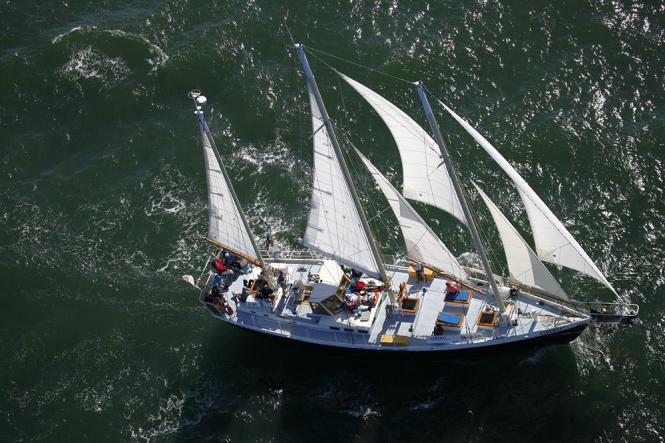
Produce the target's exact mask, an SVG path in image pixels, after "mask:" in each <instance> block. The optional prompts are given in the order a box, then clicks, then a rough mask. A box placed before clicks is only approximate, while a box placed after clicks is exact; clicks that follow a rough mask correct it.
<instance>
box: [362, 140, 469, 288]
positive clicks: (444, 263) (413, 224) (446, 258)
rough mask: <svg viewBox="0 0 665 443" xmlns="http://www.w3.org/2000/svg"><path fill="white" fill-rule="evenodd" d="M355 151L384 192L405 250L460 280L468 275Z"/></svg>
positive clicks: (420, 218)
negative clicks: (401, 236)
mask: <svg viewBox="0 0 665 443" xmlns="http://www.w3.org/2000/svg"><path fill="white" fill-rule="evenodd" d="M356 153H357V154H358V156H359V157H360V159H361V160H362V161H363V163H365V166H366V167H367V169H368V170H369V172H370V173H371V174H372V176H373V177H374V179H375V180H376V183H377V184H378V185H379V188H380V189H381V191H382V192H383V194H384V195H385V196H386V199H387V200H388V203H389V204H390V208H391V209H392V210H393V212H394V213H395V217H397V221H398V223H399V227H400V228H401V230H402V234H403V236H404V241H405V243H406V252H407V254H408V255H409V256H410V257H411V258H414V259H416V260H418V261H420V262H422V263H425V264H426V265H430V266H432V267H434V268H436V269H438V270H440V271H444V272H447V273H449V274H451V275H453V276H455V277H457V278H458V279H460V280H462V279H465V278H466V277H467V274H466V272H464V269H462V266H461V265H460V264H459V263H458V262H457V259H455V256H454V255H453V254H452V253H451V252H450V251H449V250H448V248H447V247H446V245H444V244H443V242H442V241H441V240H440V239H439V237H437V235H436V234H435V233H434V232H432V230H431V228H430V227H429V226H428V225H427V223H425V221H424V220H423V219H422V217H420V215H419V214H418V213H417V212H416V211H415V210H414V209H413V208H412V207H411V205H410V204H409V202H408V201H407V200H406V199H405V198H404V197H402V195H401V194H400V193H399V191H398V190H397V189H395V188H394V187H393V185H392V184H391V183H390V182H389V181H388V179H387V178H386V177H384V176H383V174H381V173H380V172H379V170H378V169H376V167H375V166H374V165H373V164H372V163H371V162H370V161H369V160H368V159H367V158H366V157H365V156H364V155H363V154H362V153H361V152H360V151H359V150H358V149H356Z"/></svg>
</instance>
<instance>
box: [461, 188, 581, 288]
mask: <svg viewBox="0 0 665 443" xmlns="http://www.w3.org/2000/svg"><path fill="white" fill-rule="evenodd" d="M473 186H475V187H476V190H477V191H478V193H479V194H480V196H481V197H482V198H483V200H484V201H485V204H486V205H487V208H488V209H489V210H490V213H491V214H492V218H493V219H494V223H495V224H496V227H497V228H498V229H499V235H500V236H501V242H502V243H503V250H504V251H505V253H506V260H507V262H508V270H509V271H510V277H511V278H513V279H515V280H517V281H519V282H521V283H524V284H526V285H529V286H537V287H539V288H541V289H544V290H546V291H548V292H549V293H551V294H554V295H557V296H559V297H561V298H565V299H568V296H567V295H566V293H565V292H564V290H563V289H562V288H561V286H560V285H559V282H557V281H556V280H555V279H554V277H553V276H552V274H551V273H550V271H549V270H548V269H547V268H546V267H545V265H544V264H543V263H542V262H541V261H540V260H539V259H538V256H536V253H535V252H533V250H532V249H531V248H530V247H529V244H528V243H527V242H526V240H524V238H523V237H522V236H521V235H520V234H519V232H517V230H516V229H515V227H514V226H513V225H512V224H511V223H510V222H509V221H508V219H507V218H506V217H505V216H504V215H503V213H501V211H500V210H499V208H497V207H496V205H495V204H494V202H492V200H490V198H489V197H488V196H487V195H486V194H485V193H484V192H483V191H482V190H481V189H480V187H479V186H478V185H477V184H476V183H473Z"/></svg>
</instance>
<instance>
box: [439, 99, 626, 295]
mask: <svg viewBox="0 0 665 443" xmlns="http://www.w3.org/2000/svg"><path fill="white" fill-rule="evenodd" d="M441 105H443V107H445V108H446V110H447V111H448V112H449V113H450V115H452V116H453V118H455V120H457V122H458V123H459V124H460V125H462V127H463V128H464V129H466V131H467V132H468V133H469V134H470V135H471V136H472V137H473V138H474V139H475V140H476V142H478V144H480V146H482V147H483V149H485V151H487V153H488V154H489V155H490V156H491V157H492V158H493V159H494V161H496V162H497V164H498V165H499V166H500V167H501V168H502V169H503V170H504V171H505V172H506V174H508V176H509V177H510V178H511V179H512V181H513V183H515V186H517V189H518V190H519V193H520V196H521V197H522V201H523V202H524V206H525V208H526V211H527V215H528V216H529V222H530V224H531V230H532V231H533V238H534V241H535V243H536V251H537V252H538V257H540V258H541V259H542V260H545V261H547V262H550V263H554V264H556V265H560V266H566V267H568V268H572V269H575V270H577V271H579V272H583V273H584V274H587V275H588V276H590V277H593V278H595V279H596V280H598V281H599V282H601V283H602V284H604V285H605V286H607V287H608V288H609V289H610V290H612V292H614V293H615V294H616V291H615V290H614V288H613V287H612V285H611V284H610V283H609V282H608V281H607V279H606V278H605V276H604V275H603V273H602V272H601V271H600V270H599V269H598V267H597V266H596V264H595V263H594V262H593V260H591V258H589V256H588V255H587V253H586V252H584V249H582V247H581V246H580V245H579V243H577V241H576V240H575V239H574V238H573V236H572V235H571V234H570V232H568V230H567V229H566V228H565V227H564V226H563V223H561V221H559V219H558V218H557V217H556V216H555V215H554V214H553V213H552V211H551V210H550V209H549V208H548V207H547V205H545V203H544V202H543V201H542V200H541V199H540V197H538V195H537V194H536V193H535V192H534V190H533V189H531V187H530V186H529V185H528V183H527V182H526V181H524V179H523V178H522V176H520V175H519V173H518V172H517V171H516V170H515V169H514V168H513V167H512V166H511V165H510V164H509V163H508V162H507V161H506V159H505V158H503V156H502V155H501V154H500V153H499V151H497V150H496V148H494V146H492V145H491V144H490V142H488V141H487V139H485V137H483V136H482V135H481V134H480V133H478V131H476V130H475V129H474V128H473V127H471V125H469V124H468V123H467V122H466V121H464V120H463V119H462V118H461V117H460V116H458V115H457V114H455V112H453V111H452V109H450V108H449V107H448V106H446V105H445V104H443V103H441Z"/></svg>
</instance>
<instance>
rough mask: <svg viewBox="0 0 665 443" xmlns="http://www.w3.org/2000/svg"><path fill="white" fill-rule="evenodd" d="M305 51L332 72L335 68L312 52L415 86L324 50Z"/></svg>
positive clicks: (410, 82)
mask: <svg viewBox="0 0 665 443" xmlns="http://www.w3.org/2000/svg"><path fill="white" fill-rule="evenodd" d="M305 50H306V51H308V52H309V53H310V54H312V55H313V56H314V57H316V58H317V59H319V60H320V61H321V62H322V63H324V64H325V65H326V66H328V67H329V68H331V69H333V70H335V71H336V69H335V68H333V67H332V66H330V65H329V64H328V63H326V62H325V61H324V60H323V59H321V57H319V56H317V55H316V54H313V53H312V51H314V52H318V53H320V54H324V55H326V56H328V57H332V58H335V59H337V60H340V61H343V62H346V63H350V64H352V65H354V66H357V67H359V68H363V69H366V70H368V71H371V72H374V73H377V74H380V75H383V76H385V77H390V78H392V79H393V80H399V81H401V82H404V83H408V84H409V85H414V84H415V82H412V81H410V80H407V79H405V78H402V77H398V76H396V75H392V74H388V73H387V72H383V71H379V70H378V69H375V68H370V67H369V66H365V65H361V64H360V63H356V62H354V61H351V60H348V59H345V58H343V57H340V56H338V55H335V54H332V53H330V52H327V51H324V50H322V49H317V48H313V47H311V46H306V47H305Z"/></svg>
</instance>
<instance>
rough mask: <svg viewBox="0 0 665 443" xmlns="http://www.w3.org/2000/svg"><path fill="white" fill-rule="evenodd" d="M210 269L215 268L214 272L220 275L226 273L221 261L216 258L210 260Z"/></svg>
mask: <svg viewBox="0 0 665 443" xmlns="http://www.w3.org/2000/svg"><path fill="white" fill-rule="evenodd" d="M212 267H213V268H215V271H217V272H220V273H221V272H224V271H226V266H224V264H223V263H222V261H221V260H220V259H218V258H215V259H213V260H212Z"/></svg>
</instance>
